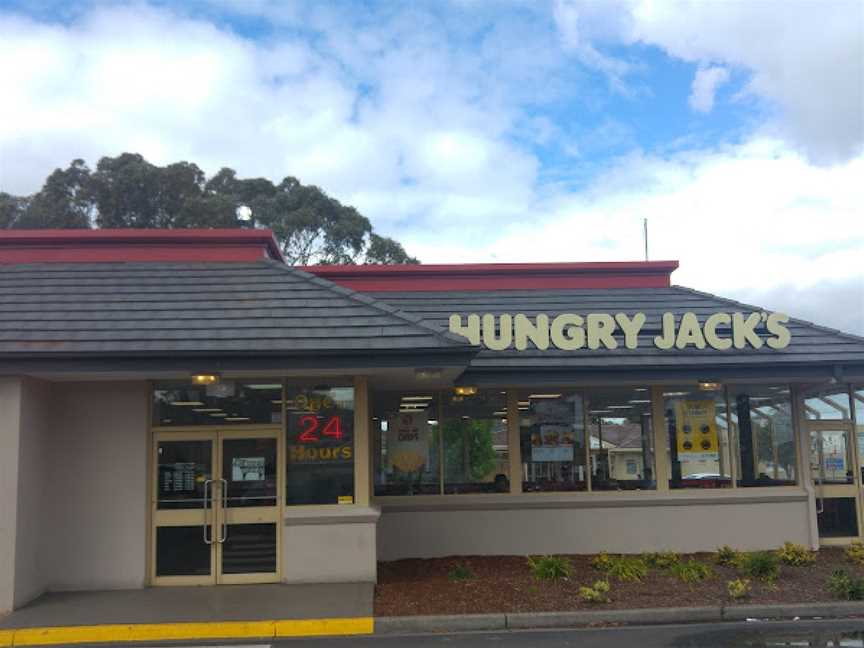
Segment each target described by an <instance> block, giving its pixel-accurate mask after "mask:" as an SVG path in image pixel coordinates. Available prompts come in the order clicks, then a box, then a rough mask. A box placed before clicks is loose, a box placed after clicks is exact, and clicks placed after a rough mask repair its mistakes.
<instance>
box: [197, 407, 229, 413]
mask: <svg viewBox="0 0 864 648" xmlns="http://www.w3.org/2000/svg"><path fill="white" fill-rule="evenodd" d="M192 411H193V412H201V413H202V414H203V413H207V414H209V413H210V412H221V411H222V410H221V409H220V408H218V407H196V408H195V409H194V410H192Z"/></svg>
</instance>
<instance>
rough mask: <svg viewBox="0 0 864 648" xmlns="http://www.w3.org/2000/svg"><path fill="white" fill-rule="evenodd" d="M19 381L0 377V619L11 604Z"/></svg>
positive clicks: (18, 452) (13, 569) (15, 507)
mask: <svg viewBox="0 0 864 648" xmlns="http://www.w3.org/2000/svg"><path fill="white" fill-rule="evenodd" d="M20 444H21V380H20V379H19V378H2V377H0V616H2V615H3V614H5V613H7V612H10V611H11V610H12V608H13V607H14V603H15V538H16V529H17V522H18V457H19V455H20Z"/></svg>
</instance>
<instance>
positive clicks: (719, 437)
mask: <svg viewBox="0 0 864 648" xmlns="http://www.w3.org/2000/svg"><path fill="white" fill-rule="evenodd" d="M663 411H664V413H665V416H666V430H667V432H668V438H669V466H670V467H671V471H672V474H671V478H670V480H669V486H670V487H671V488H731V487H732V468H731V456H732V455H731V452H730V443H729V438H730V435H729V430H727V424H726V398H725V396H724V393H723V389H722V388H720V389H714V390H707V391H706V390H700V389H697V388H695V387H693V386H692V385H685V386H682V387H664V388H663Z"/></svg>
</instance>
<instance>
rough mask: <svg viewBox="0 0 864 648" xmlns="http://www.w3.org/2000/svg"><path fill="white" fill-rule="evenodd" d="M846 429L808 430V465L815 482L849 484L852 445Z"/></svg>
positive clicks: (851, 477)
mask: <svg viewBox="0 0 864 648" xmlns="http://www.w3.org/2000/svg"><path fill="white" fill-rule="evenodd" d="M847 441H848V432H847V431H846V430H842V429H841V430H811V431H810V467H811V470H812V478H813V482H814V483H817V484H851V483H852V480H853V475H854V473H853V472H852V463H853V460H852V445H851V444H850V443H848V442H847Z"/></svg>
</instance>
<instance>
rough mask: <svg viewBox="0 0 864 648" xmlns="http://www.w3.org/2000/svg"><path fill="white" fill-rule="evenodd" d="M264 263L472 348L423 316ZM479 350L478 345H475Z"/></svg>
mask: <svg viewBox="0 0 864 648" xmlns="http://www.w3.org/2000/svg"><path fill="white" fill-rule="evenodd" d="M262 262H263V263H264V264H267V265H270V266H272V267H274V268H277V269H279V270H281V271H283V272H287V273H289V274H292V275H293V276H295V277H298V278H302V279H304V280H306V281H308V282H309V283H312V284H314V285H316V286H321V287H322V288H326V289H327V290H329V291H331V292H333V293H336V294H338V295H342V296H344V297H347V298H348V299H351V300H352V301H356V302H359V303H361V304H363V305H365V306H371V307H372V308H376V309H378V310H380V311H382V312H384V313H386V314H388V315H391V316H393V317H396V318H398V319H401V320H403V321H404V322H406V323H408V324H411V325H413V326H416V327H418V328H421V329H423V330H424V331H426V332H428V333H431V334H432V335H434V336H435V337H437V338H438V339H440V340H443V341H444V342H446V343H447V344H448V345H450V346H459V347H464V348H466V349H467V348H472V347H473V346H474V345H472V344H471V343H470V342H469V341H468V340H467V339H465V338H464V337H462V336H461V335H456V334H455V333H450V332H449V331H444V330H442V329H441V328H439V327H437V326H434V325H432V324H429V323H428V322H426V320H425V319H424V318H423V317H420V316H418V315H413V314H411V313H407V312H405V311H403V310H400V309H398V308H396V307H395V306H391V305H390V304H386V303H384V302H382V301H380V300H378V299H376V298H374V297H371V296H370V295H366V294H364V293H361V292H357V291H356V290H352V289H351V288H346V287H344V286H340V285H339V284H337V283H334V282H332V281H330V280H328V279H322V278H321V277H318V276H316V275H314V274H312V273H310V272H306V271H305V270H300V269H299V268H296V267H293V266H289V265H286V264H284V263H280V262H278V261H273V260H271V259H264V260H263V261H262ZM476 348H477V349H478V350H479V347H476Z"/></svg>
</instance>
